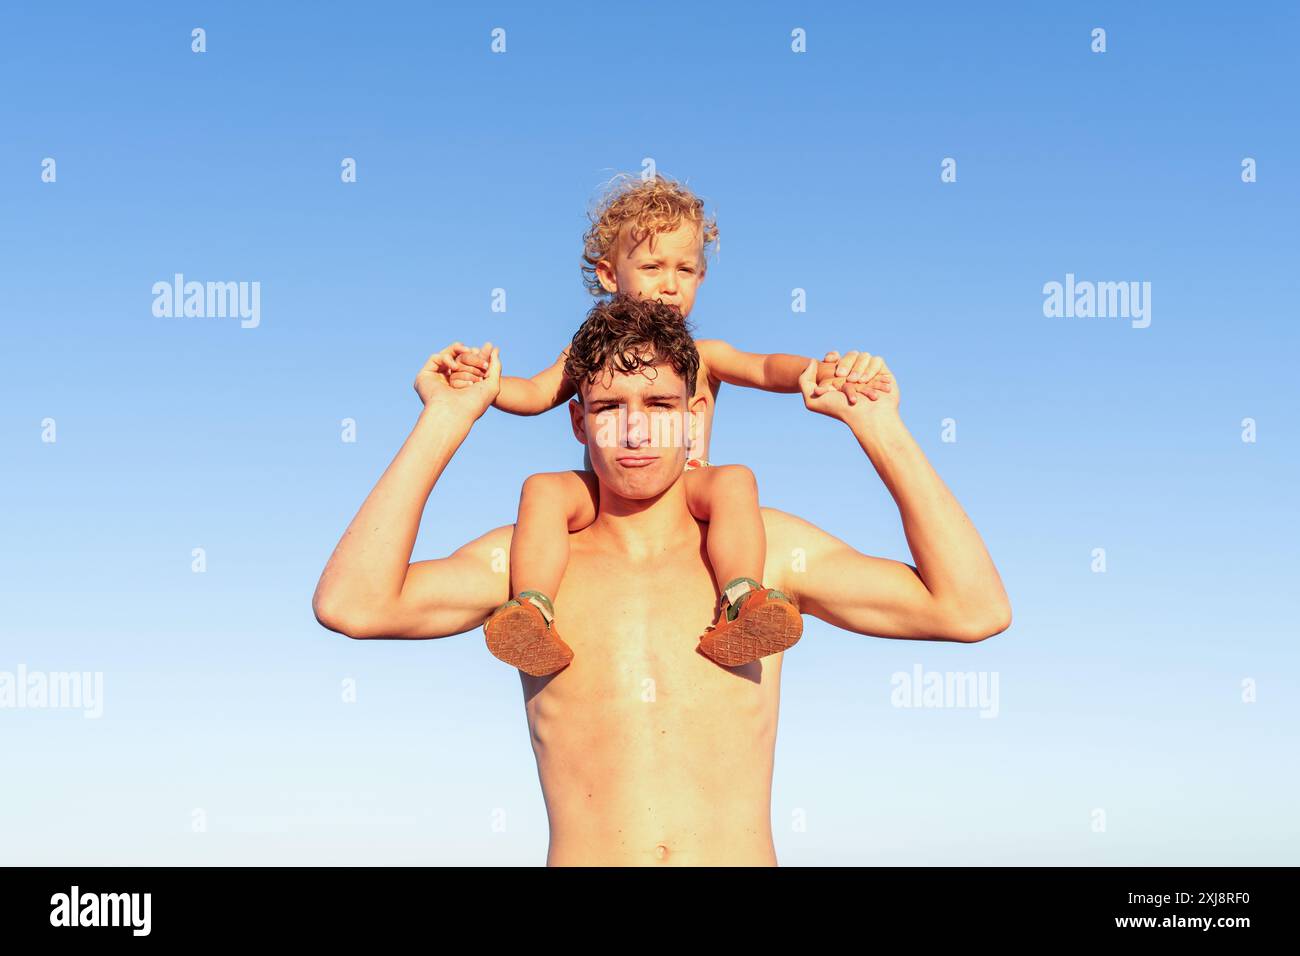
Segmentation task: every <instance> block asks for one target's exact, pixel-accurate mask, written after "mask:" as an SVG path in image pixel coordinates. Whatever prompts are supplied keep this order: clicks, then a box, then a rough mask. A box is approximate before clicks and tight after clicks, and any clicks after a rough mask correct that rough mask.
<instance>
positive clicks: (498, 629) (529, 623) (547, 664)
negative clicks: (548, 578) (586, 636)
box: [483, 607, 573, 677]
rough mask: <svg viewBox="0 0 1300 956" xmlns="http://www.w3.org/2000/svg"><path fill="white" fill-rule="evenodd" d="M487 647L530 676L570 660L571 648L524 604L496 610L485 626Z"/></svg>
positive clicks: (560, 665) (539, 674)
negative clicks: (523, 605) (524, 606)
mask: <svg viewBox="0 0 1300 956" xmlns="http://www.w3.org/2000/svg"><path fill="white" fill-rule="evenodd" d="M483 630H484V632H485V634H486V637H487V646H488V650H489V651H491V652H492V656H493V657H495V658H497V659H498V660H502V661H505V662H506V663H507V664H510V665H512V666H513V667H517V668H519V669H520V670H521V671H523V672H524V673H525V674H528V675H529V676H531V677H545V676H546V675H547V674H554V673H555V672H556V671H558V670H560V669H561V668H562V667H564V666H565V665H566V664H568V663H569V662H570V661H572V660H573V651H572V649H570V647H569V645H568V644H565V643H564V641H562V640H560V639H559V638H558V637H556V636H555V634H554V633H553V632H552V631H551V630H550V628H548V627H547V626H546V622H545V621H544V620H542V619H541V616H540V615H539V614H537V613H534V612H530V611H528V610H527V609H526V608H523V607H508V608H506V609H505V610H503V611H499V612H498V613H497V614H496V616H495V617H493V618H492V620H491V621H489V622H488V623H487V625H486V627H484V629H483Z"/></svg>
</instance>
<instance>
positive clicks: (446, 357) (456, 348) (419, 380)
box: [415, 342, 501, 418]
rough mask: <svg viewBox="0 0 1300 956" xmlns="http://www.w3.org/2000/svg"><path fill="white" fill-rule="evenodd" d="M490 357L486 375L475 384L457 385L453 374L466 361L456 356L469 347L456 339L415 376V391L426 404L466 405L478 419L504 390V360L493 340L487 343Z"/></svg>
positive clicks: (432, 357) (426, 363) (430, 358)
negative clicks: (502, 364) (502, 368)
mask: <svg viewBox="0 0 1300 956" xmlns="http://www.w3.org/2000/svg"><path fill="white" fill-rule="evenodd" d="M483 349H484V350H485V352H486V354H489V355H490V360H489V362H488V366H487V369H486V372H485V374H483V375H480V376H479V377H478V378H477V380H476V381H475V382H473V383H469V384H466V385H460V386H458V385H453V384H452V381H451V379H452V376H453V375H455V374H458V371H457V370H460V369H462V363H461V362H460V361H459V359H458V358H457V357H456V356H457V355H458V354H461V353H463V352H464V351H465V346H463V345H461V344H460V343H459V342H455V343H453V344H451V345H449V346H447V347H446V348H445V349H443V350H442V351H441V352H434V353H433V354H432V355H430V356H429V360H428V361H427V362H425V363H424V368H422V369H420V371H419V373H418V374H417V375H416V376H415V393H416V394H417V395H419V396H420V401H422V402H423V403H424V404H425V405H426V406H427V405H430V404H432V403H447V404H452V405H455V406H457V407H463V408H465V409H466V410H467V411H469V412H470V413H471V414H473V416H474V417H475V418H478V417H480V416H481V415H482V414H483V413H484V412H485V411H487V408H488V406H489V405H491V404H492V403H493V402H494V401H496V397H497V393H498V392H499V391H500V390H501V360H500V358H499V356H498V352H497V349H495V348H492V345H491V343H490V342H489V343H486V344H485V345H484V346H483Z"/></svg>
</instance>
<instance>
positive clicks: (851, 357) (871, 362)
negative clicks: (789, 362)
mask: <svg viewBox="0 0 1300 956" xmlns="http://www.w3.org/2000/svg"><path fill="white" fill-rule="evenodd" d="M891 383H892V378H891V377H890V375H889V373H888V370H887V369H885V360H884V359H883V358H881V357H880V356H879V355H872V354H871V353H870V352H857V351H852V352H848V353H847V354H845V355H843V356H841V355H840V353H839V352H827V353H826V358H824V359H822V361H821V364H820V365H818V367H817V376H816V385H815V387H814V389H813V397H814V398H818V397H820V396H821V395H823V394H825V393H826V392H828V391H831V390H833V389H839V390H840V391H842V392H843V393H844V394H845V395H846V396H862V395H866V396H867V398H868V399H870V400H871V401H873V402H874V401H876V399H877V397H878V393H880V392H888V391H890V389H891V387H892V384H891ZM853 401H854V402H856V401H857V398H856V397H855V398H853Z"/></svg>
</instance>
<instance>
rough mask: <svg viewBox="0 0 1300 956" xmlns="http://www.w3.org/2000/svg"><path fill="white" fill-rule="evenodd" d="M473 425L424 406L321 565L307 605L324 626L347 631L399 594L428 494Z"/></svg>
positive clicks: (457, 415) (451, 413) (439, 408)
mask: <svg viewBox="0 0 1300 956" xmlns="http://www.w3.org/2000/svg"><path fill="white" fill-rule="evenodd" d="M473 424H474V422H473V420H472V419H468V418H466V417H465V416H464V415H463V414H460V413H457V412H455V411H453V410H451V409H447V408H446V407H444V406H439V405H436V404H430V405H427V406H425V408H424V410H423V411H422V412H421V413H420V418H419V420H418V421H417V422H416V424H415V427H414V428H413V429H412V430H411V434H410V435H409V436H407V439H406V441H405V442H404V443H403V445H402V447H401V449H400V450H399V451H398V453H397V455H396V457H394V458H393V461H392V463H391V464H389V466H388V468H387V470H385V471H384V474H383V475H382V476H381V477H380V479H379V481H378V483H376V485H375V487H374V488H373V489H372V490H371V492H370V494H369V495H368V496H367V497H366V500H365V503H363V504H362V506H361V510H360V511H358V512H357V515H356V517H355V518H353V519H352V523H351V524H350V525H348V528H347V530H346V531H345V532H344V533H343V538H342V539H341V540H340V541H339V543H338V546H337V547H336V548H335V549H334V553H333V554H332V555H331V556H330V559H329V562H328V563H327V564H326V565H325V570H324V572H323V573H322V574H321V578H320V583H319V584H317V586H316V594H315V597H314V598H313V599H312V606H313V608H314V609H315V611H316V616H317V618H318V619H320V620H321V621H322V623H326V626H329V627H332V628H333V629H335V630H338V629H340V626H342V627H344V628H346V627H347V626H352V625H353V624H354V623H355V622H356V621H358V620H360V619H363V618H364V617H365V615H367V614H369V613H373V612H375V611H377V610H378V609H380V608H383V607H387V606H389V605H390V604H391V603H392V602H393V601H395V600H396V599H397V598H398V597H400V595H401V593H402V585H403V584H404V583H405V580H406V571H407V567H408V566H409V565H410V561H411V551H412V549H413V548H414V547H415V538H416V535H417V533H418V532H419V530H420V517H421V516H422V515H423V513H424V508H425V505H426V503H427V502H428V499H429V495H430V493H431V492H432V491H433V487H434V485H435V484H436V483H437V481H438V479H439V477H441V475H442V472H443V470H444V469H445V468H446V467H447V463H448V462H449V461H451V458H452V456H453V455H455V453H456V450H457V449H458V448H460V446H461V443H462V442H464V440H465V436H467V435H468V434H469V431H470V428H471V427H472V425H473ZM327 622H328V623H327Z"/></svg>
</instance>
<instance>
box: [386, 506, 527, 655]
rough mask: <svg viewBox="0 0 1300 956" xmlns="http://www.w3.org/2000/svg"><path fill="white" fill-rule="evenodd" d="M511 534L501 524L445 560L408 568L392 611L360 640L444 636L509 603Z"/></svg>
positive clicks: (480, 620)
mask: <svg viewBox="0 0 1300 956" xmlns="http://www.w3.org/2000/svg"><path fill="white" fill-rule="evenodd" d="M513 533H514V525H503V526H502V527H500V528H494V529H493V530H492V531H489V532H488V533H487V534H485V535H482V536H480V537H478V538H476V539H474V540H473V541H471V542H469V543H468V544H466V545H464V546H462V547H460V548H459V549H457V550H456V551H455V552H454V553H452V554H450V555H448V556H447V557H445V558H437V559H434V560H431V561H415V562H413V563H411V564H410V565H409V566H408V567H407V569H406V579H405V581H404V582H403V584H402V593H401V594H400V596H399V597H398V599H397V604H396V606H395V607H392V608H389V609H388V610H386V611H385V612H384V614H383V615H382V618H381V619H380V620H378V621H376V622H374V624H373V625H372V627H371V628H370V630H371V632H372V633H369V634H367V635H366V636H367V637H397V638H429V637H448V636H450V635H452V634H461V633H464V632H465V631H468V630H471V629H473V628H475V627H478V626H479V625H480V624H482V623H483V622H484V621H485V620H486V619H487V617H488V615H489V614H491V613H492V611H493V609H494V608H496V607H497V605H499V604H501V603H503V602H505V601H507V600H509V597H510V595H509V590H510V539H511V537H512V535H513Z"/></svg>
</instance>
